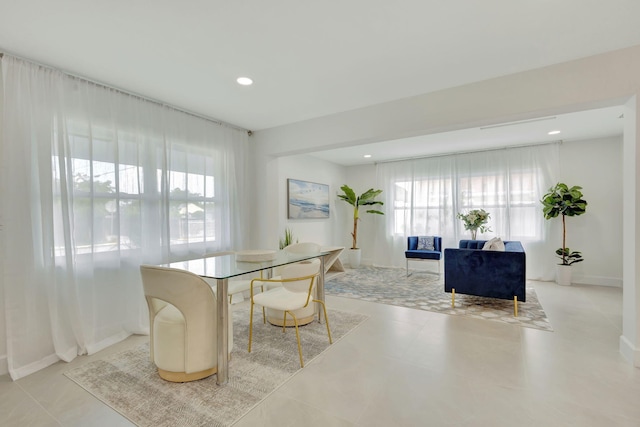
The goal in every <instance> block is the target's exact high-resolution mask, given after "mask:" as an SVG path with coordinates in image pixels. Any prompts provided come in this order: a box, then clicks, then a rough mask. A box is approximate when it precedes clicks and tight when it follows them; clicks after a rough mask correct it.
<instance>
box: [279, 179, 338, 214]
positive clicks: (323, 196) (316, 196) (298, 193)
mask: <svg viewBox="0 0 640 427" xmlns="http://www.w3.org/2000/svg"><path fill="white" fill-rule="evenodd" d="M287 202H288V205H287V213H288V217H289V219H318V218H329V186H328V185H326V184H318V183H315V182H307V181H301V180H299V179H287Z"/></svg>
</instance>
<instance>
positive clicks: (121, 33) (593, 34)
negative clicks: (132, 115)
mask: <svg viewBox="0 0 640 427" xmlns="http://www.w3.org/2000/svg"><path fill="white" fill-rule="evenodd" d="M638 16H640V1H637V0H609V1H607V2H604V1H597V0H588V1H586V0H563V1H557V0H535V1H526V2H517V1H513V0H483V1H469V0H449V1H446V2H445V1H440V0H438V1H436V0H397V1H393V2H391V1H382V0H349V1H344V0H343V1H336V0H326V1H322V2H311V1H299V0H272V1H264V0H236V1H222V0H190V1H182V2H178V1H171V0H111V1H98V0H85V1H78V0H56V1H51V0H21V1H19V2H18V1H15V0H0V51H3V52H6V53H9V54H14V55H17V56H21V57H24V58H27V59H30V60H33V61H36V62H39V63H42V64H45V65H49V66H52V67H55V68H58V69H62V70H64V71H67V72H70V73H72V74H75V75H79V76H84V77H87V78H89V79H91V80H94V81H98V82H102V83H105V84H107V85H110V86H114V87H117V88H121V89H123V90H126V91H129V92H133V93H137V94H140V95H143V96H146V97H149V98H152V99H155V100H159V101H161V102H165V103H168V104H171V105H174V106H177V107H179V108H182V109H184V110H187V111H191V112H195V113H197V114H200V115H204V116H207V117H212V118H215V119H218V120H221V121H224V122H227V123H230V124H233V125H236V126H238V127H242V128H245V129H251V130H253V131H258V130H262V129H268V128H272V127H276V126H282V125H286V124H290V123H295V122H299V121H303V120H307V119H311V118H316V117H321V116H325V115H329V114H335V113H339V112H344V111H348V110H353V109H357V108H362V107H366V106H370V105H375V104H379V103H382V102H387V101H391V100H396V99H401V98H406V97H410V96H415V95H419V94H423V93H428V92H432V91H436V90H441V89H445V88H450V87H454V86H458V85H462V84H467V83H471V82H475V81H481V80H485V79H489V78H493V77H498V76H502V75H507V74H511V73H515V72H518V71H523V70H527V69H533V68H538V67H543V66H546V65H551V64H554V63H559V62H564V61H569V60H572V59H576V58H581V57H586V56H590V55H595V54H599V53H602V52H606V51H610V50H615V49H620V48H625V47H629V46H634V45H638V44H640V31H638V26H637V17H638ZM239 76H248V77H251V78H252V79H253V80H254V84H253V85H252V86H248V87H244V86H239V85H238V84H237V83H236V82H235V80H236V78H237V77H239ZM556 120H559V119H556ZM558 122H559V121H558ZM581 122H582V123H586V122H585V121H584V120H581ZM549 124H551V123H549ZM596 127H597V126H596ZM513 129H516V128H513ZM518 129H524V128H521V127H518ZM503 130H504V131H506V130H507V129H506V127H505V129H503ZM494 132H495V134H494ZM567 132H568V131H567ZM499 133H500V131H497V130H492V131H490V132H483V133H481V135H482V136H481V138H483V140H484V139H490V138H494V137H495V138H499V136H495V135H497V134H499ZM452 135H453V134H443V135H439V136H438V138H437V143H435V144H434V143H432V142H429V143H428V145H429V146H437V149H438V150H440V151H452V150H454V149H455V148H456V147H459V148H461V149H466V148H465V147H466V146H467V145H468V139H469V138H471V136H470V135H471V134H468V135H467V134H465V133H464V132H463V133H462V134H458V135H457V136H455V137H453V136H452ZM491 135H494V136H491ZM432 138H434V137H426V139H421V138H411V139H410V140H408V141H403V144H402V145H403V146H404V145H405V144H406V145H407V146H412V145H418V146H420V145H425V144H426V143H425V141H432V140H433V139H432ZM543 138H544V136H542V137H540V136H535V135H529V136H528V137H527V138H526V141H530V140H534V141H540V140H541V139H543ZM561 138H563V139H564V136H562V137H561ZM511 142H518V141H516V140H515V139H514V138H513V137H511V139H510V143H511ZM393 144H394V145H393V147H396V146H397V145H398V142H394V143H393ZM382 146H383V144H374V145H373V146H371V148H370V149H371V150H372V153H373V150H375V149H378V148H380V147H382ZM344 150H346V151H344ZM348 150H349V149H343V150H339V153H338V154H339V155H340V157H346V156H347V155H349V156H350V155H351V154H350V153H349V151H348ZM333 151H338V150H333ZM394 151H395V152H396V154H397V155H403V156H404V155H407V156H408V155H412V154H411V153H410V152H406V153H405V152H402V153H401V152H399V150H395V149H394ZM347 153H349V154H347ZM329 154H330V153H327V154H326V155H327V156H329ZM354 155H355V154H354Z"/></svg>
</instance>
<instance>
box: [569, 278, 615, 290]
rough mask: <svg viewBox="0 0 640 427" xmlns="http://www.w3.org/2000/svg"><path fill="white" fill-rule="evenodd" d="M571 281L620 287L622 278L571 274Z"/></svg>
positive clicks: (579, 283)
mask: <svg viewBox="0 0 640 427" xmlns="http://www.w3.org/2000/svg"><path fill="white" fill-rule="evenodd" d="M571 283H575V284H576V285H596V286H610V287H614V288H622V278H616V277H602V276H575V275H574V276H573V279H572V280H571Z"/></svg>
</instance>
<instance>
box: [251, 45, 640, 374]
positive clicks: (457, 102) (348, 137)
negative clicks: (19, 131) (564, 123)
mask: <svg viewBox="0 0 640 427" xmlns="http://www.w3.org/2000/svg"><path fill="white" fill-rule="evenodd" d="M639 94H640V46H633V47H630V48H627V49H621V50H618V51H614V52H608V53H605V54H602V55H596V56H592V57H589V58H584V59H579V60H575V61H569V62H565V63H562V64H556V65H552V66H549V67H545V68H540V69H536V70H530V71H526V72H521V73H515V74H511V75H507V76H503V77H499V78H495V79H490V80H485V81H481V82H476V83H472V84H468V85H464V86H459V87H455V88H451V89H445V90H442V91H438V92H433V93H427V94H424V95H420V96H416V97H412V98H406V99H401V100H397V101H393V102H388V103H384V104H380V105H375V106H371V107H367V108H361V109H357V110H352V111H348V112H344V113H340V114H334V115H329V116H325V117H321V118H317V119H312V120H307V121H303V122H299V123H295V124H292V125H288V126H281V127H277V128H273V129H268V130H264V131H259V132H256V133H255V134H254V138H253V142H254V143H255V146H256V151H255V154H256V157H255V161H256V167H257V168H258V170H260V169H259V168H260V167H261V165H267V164H268V163H269V161H270V159H272V158H273V157H279V156H283V155H292V154H303V153H309V152H313V151H318V150H322V149H329V148H337V147H345V146H353V145H359V144H366V143H370V142H377V141H385V140H391V139H399V138H403V137H408V136H416V135H425V134H433V133H439V132H444V131H449V130H456V129H464V128H470V127H476V126H480V125H489V124H498V123H504V122H509V121H515V120H523V119H529V118H536V117H543V116H549V115H554V114H561V113H567V112H572V111H578V110H585V109H590V108H597V107H603V106H611V105H621V104H626V103H628V102H629V101H630V100H631V99H638V95H639ZM634 97H635V98H634ZM637 102H638V101H633V105H632V106H631V107H633V108H631V109H630V115H632V116H633V118H634V121H633V124H632V126H633V129H632V130H633V135H632V136H630V135H631V132H625V138H624V147H625V152H628V153H629V154H630V156H627V155H625V162H624V164H623V169H624V170H623V173H624V176H625V179H624V181H623V190H624V195H625V198H624V207H623V223H624V229H623V235H624V237H623V239H624V240H625V242H624V248H625V250H624V253H623V264H624V274H623V289H624V294H625V298H626V297H627V295H628V296H629V297H630V298H632V301H629V302H628V303H625V305H624V309H623V336H622V337H621V341H620V342H621V352H622V354H624V355H625V357H627V358H628V359H629V360H632V361H633V363H634V364H635V366H638V367H640V315H638V313H639V312H640V292H638V290H639V289H640V273H638V271H640V269H637V268H636V267H635V266H636V264H637V262H638V261H639V259H640V227H639V225H640V210H639V209H638V206H639V204H640V190H639V189H638V188H636V186H635V181H636V180H638V179H639V178H640V157H639V156H638V153H640V151H639V150H637V147H639V146H640V133H638V132H637V131H636V129H637V126H638V124H637V123H636V119H637V116H638V115H639V114H640V111H638V105H637ZM626 120H627V115H625V126H626ZM631 155H633V157H631ZM596 166H597V165H593V168H594V169H595V167H596ZM262 167H263V169H262V170H261V171H262V172H264V176H265V178H266V179H265V180H264V181H261V182H257V188H256V192H257V193H258V194H261V195H262V196H261V198H260V199H259V200H258V202H260V203H265V204H266V203H267V201H268V200H267V199H265V198H266V197H268V195H269V192H270V191H271V190H270V188H271V187H272V186H274V185H275V184H276V181H275V180H273V179H271V180H269V179H268V172H267V171H264V166H262ZM594 173H595V172H594ZM594 202H596V203H597V200H594ZM272 219H273V218H272V217H271V216H270V215H269V214H265V215H263V217H256V218H255V223H254V225H253V226H254V227H255V228H256V233H255V234H256V235H257V236H261V234H260V233H263V231H261V230H265V229H267V228H268V227H269V221H270V220H272ZM576 225H579V224H576ZM585 262H586V261H585ZM586 273H588V272H585V276H586Z"/></svg>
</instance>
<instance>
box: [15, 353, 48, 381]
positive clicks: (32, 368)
mask: <svg viewBox="0 0 640 427" xmlns="http://www.w3.org/2000/svg"><path fill="white" fill-rule="evenodd" d="M59 360H60V358H59V357H58V356H56V355H55V354H50V355H49V356H46V357H43V358H42V359H40V360H38V361H37V362H33V363H30V364H28V365H25V366H22V367H20V368H18V369H9V374H10V375H11V379H12V380H14V381H15V380H19V379H20V378H22V377H26V376H27V375H30V374H33V373H34V372H37V371H39V370H41V369H44V368H46V367H48V366H51V365H53V364H54V363H56V362H58V361H59Z"/></svg>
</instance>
